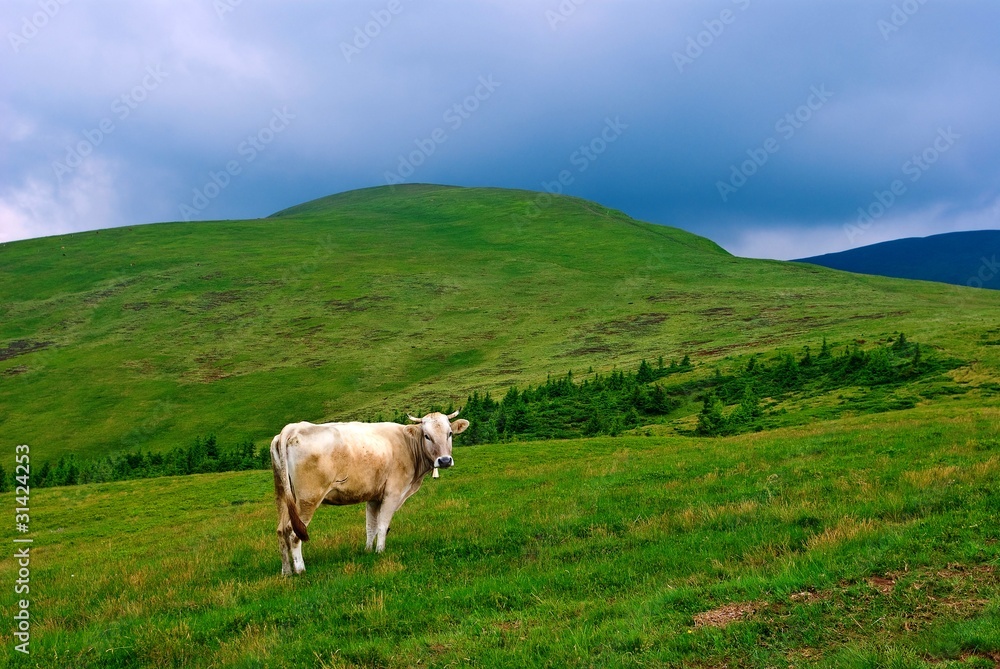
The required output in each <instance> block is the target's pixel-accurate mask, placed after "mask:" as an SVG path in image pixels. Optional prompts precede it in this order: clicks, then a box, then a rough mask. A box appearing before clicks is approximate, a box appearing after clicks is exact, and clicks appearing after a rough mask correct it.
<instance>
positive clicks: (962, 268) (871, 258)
mask: <svg viewBox="0 0 1000 669" xmlns="http://www.w3.org/2000/svg"><path fill="white" fill-rule="evenodd" d="M998 255H1000V230H970V231H968V232H948V233H944V234H940V235H931V236H930V237H908V238H906V239H897V240H894V241H891V242H881V243H879V244H871V245H870V246H862V247H861V248H857V249H850V250H848V251H841V252H839V253H827V254H825V255H820V256H813V257H811V258H799V259H797V260H793V261H792V262H803V263H811V264H813V265H822V266H823V267H829V268H831V269H839V270H844V271H847V272H855V273H858V274H875V275H877V276H889V277H895V278H899V279H919V280H923V281H938V282H940V283H951V284H955V285H958V286H972V287H973V288H991V289H994V290H1000V263H998V262H997V256H998Z"/></svg>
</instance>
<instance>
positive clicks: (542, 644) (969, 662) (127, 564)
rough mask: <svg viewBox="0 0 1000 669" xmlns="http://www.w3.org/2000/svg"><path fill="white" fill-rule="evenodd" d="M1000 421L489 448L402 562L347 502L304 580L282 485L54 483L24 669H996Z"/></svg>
mask: <svg viewBox="0 0 1000 669" xmlns="http://www.w3.org/2000/svg"><path fill="white" fill-rule="evenodd" d="M998 428H1000V411H998V410H997V409H983V410H980V411H968V410H965V409H955V410H950V409H940V408H938V409H934V410H929V409H927V408H916V409H912V410H908V411H902V412H895V413H892V414H879V415H877V416H866V417H862V418H857V419H844V420H841V421H836V422H826V423H821V424H817V425H813V426H810V427H803V428H794V429H792V428H790V429H783V430H778V431H775V432H770V433H760V434H755V435H744V436H740V437H731V438H720V439H684V438H677V437H673V438H659V437H647V438H640V437H635V438H633V437H621V438H617V439H613V438H600V439H593V440H581V441H555V442H540V443H516V444H505V445H494V446H481V447H468V448H463V449H459V450H458V451H457V452H456V461H457V466H456V468H455V469H453V470H449V471H448V472H446V473H445V474H444V475H443V476H442V478H441V479H439V480H436V481H427V482H426V483H425V484H424V487H423V489H421V491H420V492H419V493H418V494H417V495H415V496H414V497H413V498H412V499H411V500H410V501H409V502H407V504H406V506H404V508H403V509H402V510H401V511H400V513H399V514H397V516H396V519H395V522H394V525H393V531H392V532H391V533H390V535H389V539H388V543H387V551H386V553H385V554H383V555H381V556H375V555H372V554H367V553H365V552H364V551H363V543H364V520H363V519H364V511H363V507H346V508H326V509H322V510H321V511H320V513H319V514H317V517H316V519H315V520H314V521H313V525H312V527H310V533H311V534H312V535H313V537H314V539H313V541H311V542H309V543H308V544H307V545H306V547H305V558H306V566H307V572H306V574H305V575H304V576H302V577H297V578H291V579H289V578H282V577H281V576H280V575H279V569H280V559H279V556H278V550H277V542H276V539H275V536H274V518H275V512H274V507H273V502H272V498H271V495H272V491H271V481H270V474H269V473H267V472H247V473H239V474H217V475H198V476H188V477H179V478H164V479H154V480H149V481H141V482H124V483H114V484H102V485H90V486H77V487H70V488H53V489H46V490H43V491H39V492H37V493H36V496H35V500H34V502H33V514H34V516H33V523H34V524H35V527H37V528H38V529H37V533H36V537H37V538H36V547H35V548H34V549H33V550H34V551H35V553H34V554H33V562H32V566H33V571H32V593H33V602H32V611H33V613H34V614H35V616H36V617H35V619H34V627H33V642H32V643H33V645H32V651H33V654H32V655H31V656H30V658H28V660H27V661H25V662H16V663H14V664H17V665H18V666H21V665H24V666H37V667H67V668H69V667H73V668H77V667H139V666H142V667H188V666H197V667H216V666H238V667H276V666H290V667H411V666H418V665H419V666H593V667H614V666H698V667H724V666H728V667H737V666H739V667H789V666H807V665H808V666H823V667H992V666H995V664H996V662H997V661H998V660H1000V544H998V543H997V542H998V539H1000V524H998V522H997V521H998V513H1000V489H998V487H997V485H996V483H997V480H998V474H1000V442H998V440H997V434H998ZM0 500H2V501H3V503H4V504H6V505H11V504H12V500H11V495H10V494H5V495H3V496H0ZM0 565H2V568H0V571H2V573H5V574H6V573H11V572H12V567H13V564H12V560H11V558H10V557H7V556H5V557H4V558H3V560H2V561H0ZM9 596H10V595H8V596H7V597H8V598H9ZM4 610H10V609H9V608H8V607H7V604H5V609H4ZM4 655H5V656H6V657H8V658H9V657H10V655H11V654H10V653H5V654H4ZM12 666H13V665H12Z"/></svg>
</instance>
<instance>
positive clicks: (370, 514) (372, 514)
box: [365, 502, 382, 551]
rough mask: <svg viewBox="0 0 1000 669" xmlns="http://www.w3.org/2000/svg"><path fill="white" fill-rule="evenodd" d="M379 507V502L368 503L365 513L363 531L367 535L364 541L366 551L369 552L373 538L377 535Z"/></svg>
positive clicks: (373, 542) (373, 541) (380, 504)
mask: <svg viewBox="0 0 1000 669" xmlns="http://www.w3.org/2000/svg"><path fill="white" fill-rule="evenodd" d="M381 506H382V503H381V502H368V507H367V509H366V512H365V531H366V533H367V538H366V541H365V550H366V551H370V550H371V549H372V546H373V545H374V544H375V536H376V535H377V534H378V512H379V508H381Z"/></svg>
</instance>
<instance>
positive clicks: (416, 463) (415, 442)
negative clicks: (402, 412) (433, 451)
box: [404, 425, 434, 481]
mask: <svg viewBox="0 0 1000 669" xmlns="http://www.w3.org/2000/svg"><path fill="white" fill-rule="evenodd" d="M404 428H405V429H404V432H405V433H406V443H407V446H409V449H410V456H411V459H412V461H413V479H414V480H415V481H419V480H420V479H422V478H424V477H425V476H427V474H428V473H429V472H430V471H431V470H432V469H434V462H433V461H432V460H431V459H430V458H429V457H427V451H425V450H424V431H423V428H421V427H420V426H419V425H406V426H404Z"/></svg>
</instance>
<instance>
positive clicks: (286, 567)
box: [278, 520, 298, 576]
mask: <svg viewBox="0 0 1000 669" xmlns="http://www.w3.org/2000/svg"><path fill="white" fill-rule="evenodd" d="M293 536H295V533H294V532H292V524H291V523H289V522H287V521H286V522H285V523H284V524H282V522H281V520H279V521H278V548H280V549H281V575H282V576H291V574H292V537H293ZM297 538H298V537H296V539H297Z"/></svg>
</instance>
